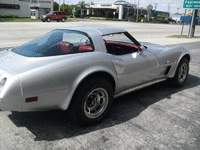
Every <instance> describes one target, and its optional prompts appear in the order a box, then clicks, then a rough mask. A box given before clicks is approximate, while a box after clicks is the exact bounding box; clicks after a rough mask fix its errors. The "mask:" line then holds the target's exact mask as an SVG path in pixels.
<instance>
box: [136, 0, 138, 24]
mask: <svg viewBox="0 0 200 150" xmlns="http://www.w3.org/2000/svg"><path fill="white" fill-rule="evenodd" d="M138 11H139V0H138V7H137V19H136V22H138Z"/></svg>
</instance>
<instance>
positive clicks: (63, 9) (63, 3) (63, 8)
mask: <svg viewBox="0 0 200 150" xmlns="http://www.w3.org/2000/svg"><path fill="white" fill-rule="evenodd" d="M63 11H65V0H63Z"/></svg>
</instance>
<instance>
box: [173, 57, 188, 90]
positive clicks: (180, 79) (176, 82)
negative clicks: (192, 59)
mask: <svg viewBox="0 0 200 150" xmlns="http://www.w3.org/2000/svg"><path fill="white" fill-rule="evenodd" d="M188 72H189V62H188V59H187V58H183V59H182V60H181V61H180V63H179V65H178V67H177V70H176V73H175V76H174V77H173V78H172V79H170V82H171V85H172V86H174V87H181V86H183V85H184V83H185V81H186V79H187V77H188Z"/></svg>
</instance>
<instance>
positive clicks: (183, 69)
mask: <svg viewBox="0 0 200 150" xmlns="http://www.w3.org/2000/svg"><path fill="white" fill-rule="evenodd" d="M187 70H188V68H187V64H186V63H183V64H182V65H181V67H180V69H179V75H178V80H179V81H180V82H183V81H185V78H186V77H187Z"/></svg>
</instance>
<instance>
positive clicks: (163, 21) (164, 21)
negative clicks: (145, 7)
mask: <svg viewBox="0 0 200 150" xmlns="http://www.w3.org/2000/svg"><path fill="white" fill-rule="evenodd" d="M160 23H167V24H168V23H169V21H168V20H160Z"/></svg>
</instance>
